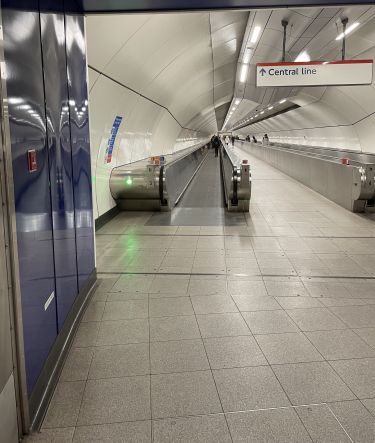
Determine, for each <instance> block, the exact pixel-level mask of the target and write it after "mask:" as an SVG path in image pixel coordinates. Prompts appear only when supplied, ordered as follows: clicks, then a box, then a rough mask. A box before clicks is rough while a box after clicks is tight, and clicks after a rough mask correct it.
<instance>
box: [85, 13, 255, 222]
mask: <svg viewBox="0 0 375 443" xmlns="http://www.w3.org/2000/svg"><path fill="white" fill-rule="evenodd" d="M248 15H249V13H248V12H246V11H241V12H238V11H237V12H235V11H233V12H230V11H228V12H214V13H208V12H205V13H186V14H141V15H137V14H134V15H133V14H132V15H98V16H95V15H92V16H88V17H87V46H88V64H89V84H90V127H91V129H90V133H91V150H92V162H93V164H92V170H93V177H94V193H95V195H94V197H95V198H94V202H95V206H96V216H99V215H101V214H103V213H105V212H107V211H108V210H109V209H111V208H112V207H113V206H114V201H113V199H112V197H111V195H110V192H109V185H108V181H109V176H110V173H111V170H112V169H113V167H115V166H118V165H121V164H125V163H128V162H132V161H136V160H139V159H141V158H145V157H147V156H150V155H157V154H163V153H164V154H165V153H169V152H172V151H174V150H178V149H182V148H184V147H187V146H189V145H191V144H194V143H197V141H199V140H201V139H202V140H203V139H205V138H206V137H207V136H210V135H211V134H212V133H214V132H216V131H217V130H218V127H221V125H222V123H223V119H224V117H225V114H226V111H227V108H228V106H229V104H230V102H231V100H232V97H233V92H234V85H235V73H236V69H237V60H238V56H239V52H240V48H241V45H242V40H243V33H244V31H245V28H246V24H247V20H248ZM116 116H121V117H122V118H123V120H122V122H121V125H120V128H119V131H118V134H117V137H116V142H115V145H114V150H113V157H112V161H111V163H109V164H108V163H105V161H104V157H105V151H106V147H107V144H108V139H109V137H110V133H111V128H112V125H113V122H114V119H115V117H116Z"/></svg>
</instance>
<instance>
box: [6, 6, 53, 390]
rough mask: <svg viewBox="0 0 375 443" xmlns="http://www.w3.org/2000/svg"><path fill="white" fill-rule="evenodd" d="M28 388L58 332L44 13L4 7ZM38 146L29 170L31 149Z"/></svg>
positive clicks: (34, 380) (39, 369)
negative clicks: (42, 42) (53, 297)
mask: <svg viewBox="0 0 375 443" xmlns="http://www.w3.org/2000/svg"><path fill="white" fill-rule="evenodd" d="M3 27H4V40H5V46H4V50H5V62H6V65H5V66H6V72H7V92H8V102H9V120H10V121H9V123H10V136H11V145H12V146H11V149H12V158H13V176H14V192H15V204H16V208H15V209H16V220H17V242H18V256H19V266H20V285H21V296H22V314H23V327H24V343H25V360H26V371H27V386H28V392H29V393H31V391H32V388H33V386H34V385H35V382H36V380H37V378H38V376H39V374H40V371H41V369H42V367H43V365H44V362H45V360H46V358H47V356H48V354H49V351H50V349H51V346H52V344H53V342H54V341H55V339H56V336H57V324H56V304H55V300H52V302H51V303H50V304H49V306H48V307H46V308H45V303H46V302H47V300H48V298H49V297H50V295H51V294H52V292H54V291H55V272H54V257H53V241H52V217H51V198H50V192H49V164H48V152H47V142H46V130H45V108H44V89H43V71H42V58H41V49H40V23H39V14H38V13H32V12H22V11H12V10H10V9H5V10H4V11H3ZM29 149H35V150H36V158H37V171H36V172H32V173H31V172H29V171H28V163H27V151H28V150H29Z"/></svg>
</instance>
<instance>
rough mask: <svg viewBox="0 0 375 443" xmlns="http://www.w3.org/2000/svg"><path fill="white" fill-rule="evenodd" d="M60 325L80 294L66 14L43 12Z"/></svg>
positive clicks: (54, 243) (43, 46)
mask: <svg viewBox="0 0 375 443" xmlns="http://www.w3.org/2000/svg"><path fill="white" fill-rule="evenodd" d="M40 22H41V36H42V51H43V67H44V69H43V73H44V88H45V104H46V115H47V119H46V120H47V136H48V152H49V167H50V181H51V204H52V221H53V245H54V258H55V275H56V300H57V318H58V326H59V329H61V327H62V325H63V324H64V321H65V318H66V316H67V315H68V313H69V311H70V308H71V306H72V304H73V303H74V300H75V298H76V297H77V294H78V280H77V257H76V235H75V221H74V218H75V217H74V215H75V214H74V195H73V173H72V149H71V144H70V127H69V99H68V80H67V71H66V52H65V18H64V14H63V13H62V14H45V13H41V14H40Z"/></svg>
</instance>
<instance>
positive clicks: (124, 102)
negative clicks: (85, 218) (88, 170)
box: [89, 69, 206, 218]
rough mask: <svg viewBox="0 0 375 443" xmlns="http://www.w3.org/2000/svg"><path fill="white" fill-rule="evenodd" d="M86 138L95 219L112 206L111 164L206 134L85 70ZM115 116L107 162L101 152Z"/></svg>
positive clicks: (161, 151) (159, 151)
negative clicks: (118, 118) (87, 92)
mask: <svg viewBox="0 0 375 443" xmlns="http://www.w3.org/2000/svg"><path fill="white" fill-rule="evenodd" d="M89 79H90V137H91V161H92V165H91V166H92V175H93V182H94V183H93V190H94V208H95V218H98V217H99V216H100V215H102V214H104V213H106V212H107V211H109V210H110V209H111V208H113V207H114V206H115V202H114V200H113V198H112V196H111V193H110V190H109V177H110V174H111V171H112V169H113V168H114V167H116V166H120V165H123V164H125V163H130V162H134V161H137V160H140V159H142V158H145V157H149V156H152V155H161V154H169V153H171V152H174V151H176V150H179V149H183V148H185V147H188V146H189V145H192V144H195V143H198V142H199V141H200V140H204V139H205V137H206V134H199V133H198V132H195V131H189V130H185V129H182V128H181V126H180V125H179V124H178V123H177V121H176V120H175V119H174V118H173V117H172V115H171V114H170V113H169V112H168V111H167V110H166V109H165V108H163V107H162V106H159V105H157V104H155V103H153V102H151V101H150V100H147V99H146V98H143V97H142V96H140V95H139V94H136V93H134V92H132V91H130V90H129V89H127V88H124V87H123V86H121V85H119V84H118V83H116V82H114V81H112V80H111V79H108V78H107V77H105V76H102V75H101V76H99V77H98V76H97V75H96V73H95V71H93V70H92V69H89ZM116 116H121V117H122V118H123V120H122V122H121V124H120V127H119V130H118V133H117V137H116V140H115V144H114V148H113V155H112V161H111V163H108V164H107V163H106V162H105V153H106V148H107V144H108V139H109V137H110V133H111V129H112V125H113V122H114V120H115V118H116Z"/></svg>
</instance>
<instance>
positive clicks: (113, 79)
mask: <svg viewBox="0 0 375 443" xmlns="http://www.w3.org/2000/svg"><path fill="white" fill-rule="evenodd" d="M88 67H89V68H90V69H92V70H93V71H95V72H96V73H98V74H99V75H102V76H103V77H106V78H107V79H108V80H111V81H113V82H114V83H117V84H118V85H119V86H122V87H123V88H125V89H128V90H129V91H131V92H133V93H134V94H137V95H139V96H140V97H142V98H144V99H145V100H147V101H149V102H151V103H153V104H154V105H157V106H159V107H160V108H163V109H164V110H165V111H167V112H168V113H169V115H170V116H171V117H172V118H173V119H174V120H175V121H176V123H177V124H178V125H179V126H180V128H181V129H186V130H187V131H193V132H197V130H196V129H192V128H187V127H186V126H183V125H182V124H181V123H180V122H179V121H178V120H177V118H176V117H175V116H174V115H173V114H172V112H171V111H170V110H169V109H168V108H167V107H166V106H164V105H162V104H160V103H158V102H157V101H155V100H153V99H152V98H149V97H146V96H145V95H143V94H142V93H140V92H138V91H136V90H135V89H133V88H130V87H129V86H126V85H124V84H123V83H121V82H120V81H119V80H116V79H115V78H113V77H111V76H110V75H108V74H106V73H105V72H101V71H100V70H99V69H97V68H94V66H92V65H88Z"/></svg>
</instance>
